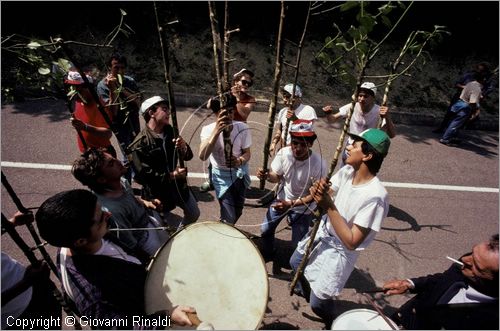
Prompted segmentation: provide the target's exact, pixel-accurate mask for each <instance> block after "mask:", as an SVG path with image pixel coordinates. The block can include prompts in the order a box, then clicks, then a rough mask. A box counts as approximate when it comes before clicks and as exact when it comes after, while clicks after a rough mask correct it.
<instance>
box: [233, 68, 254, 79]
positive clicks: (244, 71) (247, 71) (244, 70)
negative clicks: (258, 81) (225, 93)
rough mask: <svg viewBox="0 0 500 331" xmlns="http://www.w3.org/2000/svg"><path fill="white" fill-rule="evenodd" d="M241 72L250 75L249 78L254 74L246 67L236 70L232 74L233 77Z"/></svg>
mask: <svg viewBox="0 0 500 331" xmlns="http://www.w3.org/2000/svg"><path fill="white" fill-rule="evenodd" d="M241 74H247V75H248V76H250V78H253V76H254V74H253V72H252V71H250V70H248V69H246V68H243V69H241V70H240V71H238V72H237V73H235V74H234V75H233V78H235V77H236V76H238V75H241Z"/></svg>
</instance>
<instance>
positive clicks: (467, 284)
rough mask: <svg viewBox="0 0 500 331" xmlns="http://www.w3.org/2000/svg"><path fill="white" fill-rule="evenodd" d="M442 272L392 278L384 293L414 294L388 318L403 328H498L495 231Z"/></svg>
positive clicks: (496, 236)
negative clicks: (415, 276) (399, 278)
mask: <svg viewBox="0 0 500 331" xmlns="http://www.w3.org/2000/svg"><path fill="white" fill-rule="evenodd" d="M460 261H461V263H462V264H463V265H458V264H453V265H452V266H451V267H450V268H448V270H446V271H445V272H443V273H437V274H433V275H427V276H423V277H417V278H410V279H402V280H391V281H389V282H387V283H385V284H384V286H383V288H384V289H385V290H386V294H389V295H391V294H403V293H407V292H410V293H417V295H416V296H415V297H414V298H412V299H411V300H410V301H408V302H406V303H405V304H404V305H403V306H401V308H400V309H399V310H398V311H397V312H396V313H395V314H394V315H393V316H392V317H391V318H392V319H393V320H394V321H396V322H397V323H398V324H401V325H402V326H403V328H404V329H407V330H410V329H412V330H417V329H435V330H437V329H455V330H456V329H466V330H481V329H488V330H498V234H496V235H494V236H492V237H491V238H490V240H489V241H485V242H481V243H479V244H477V245H475V246H474V247H473V248H472V252H471V253H467V254H465V255H464V256H462V257H461V258H460Z"/></svg>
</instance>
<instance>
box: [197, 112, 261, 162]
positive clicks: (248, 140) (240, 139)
mask: <svg viewBox="0 0 500 331" xmlns="http://www.w3.org/2000/svg"><path fill="white" fill-rule="evenodd" d="M216 124H217V123H212V124H209V125H205V126H204V127H203V128H202V129H201V132H200V139H201V141H204V140H207V139H209V138H210V137H211V136H212V132H213V131H214V129H215V125H216ZM231 142H232V143H233V154H234V156H236V157H239V156H241V155H242V154H243V152H242V150H243V149H247V148H250V146H251V145H252V135H251V134H250V129H249V128H248V125H246V123H243V122H237V121H233V130H232V131H231ZM209 160H210V163H211V164H212V166H214V167H217V168H220V169H226V170H229V168H228V167H226V159H225V157H224V139H223V133H220V134H219V137H218V138H217V142H216V143H215V146H214V149H213V150H212V154H210V157H209Z"/></svg>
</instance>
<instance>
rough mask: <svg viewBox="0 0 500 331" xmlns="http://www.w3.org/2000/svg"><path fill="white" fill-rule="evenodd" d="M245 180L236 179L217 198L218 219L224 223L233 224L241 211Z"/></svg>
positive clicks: (243, 200)
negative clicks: (218, 206) (218, 207)
mask: <svg viewBox="0 0 500 331" xmlns="http://www.w3.org/2000/svg"><path fill="white" fill-rule="evenodd" d="M246 190H247V188H246V186H245V180H244V179H243V178H238V179H236V180H235V181H234V182H233V184H232V185H231V186H230V187H229V188H228V189H227V191H226V192H224V194H223V195H222V197H221V198H220V199H219V205H220V220H221V221H222V222H225V223H230V224H235V223H236V221H237V220H238V219H239V218H240V216H241V214H242V212H243V205H244V204H245V192H246Z"/></svg>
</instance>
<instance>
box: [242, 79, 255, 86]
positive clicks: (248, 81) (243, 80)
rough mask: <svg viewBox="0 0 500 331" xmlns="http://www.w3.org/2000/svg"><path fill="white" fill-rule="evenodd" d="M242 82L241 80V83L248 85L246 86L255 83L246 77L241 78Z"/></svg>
mask: <svg viewBox="0 0 500 331" xmlns="http://www.w3.org/2000/svg"><path fill="white" fill-rule="evenodd" d="M240 82H241V84H243V85H246V86H248V87H250V86H252V85H253V82H252V81H250V80H246V79H242V80H240Z"/></svg>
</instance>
